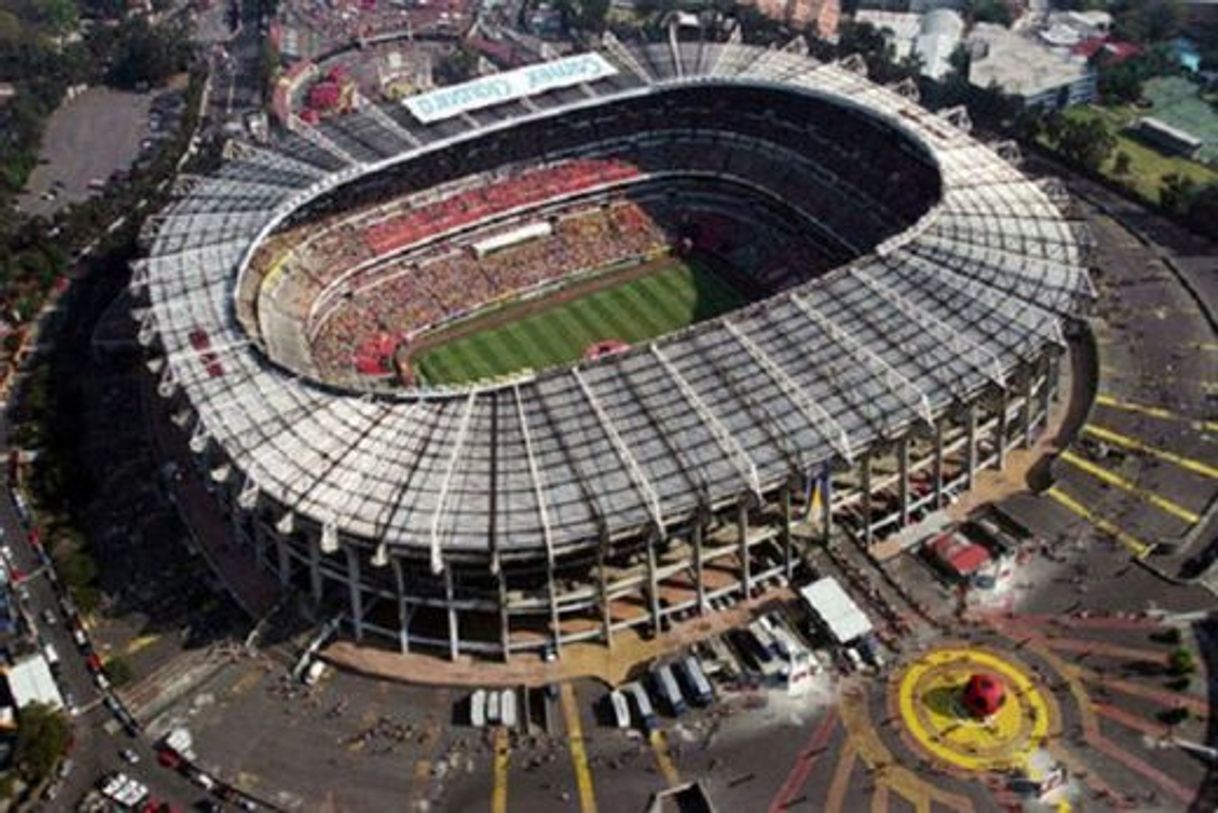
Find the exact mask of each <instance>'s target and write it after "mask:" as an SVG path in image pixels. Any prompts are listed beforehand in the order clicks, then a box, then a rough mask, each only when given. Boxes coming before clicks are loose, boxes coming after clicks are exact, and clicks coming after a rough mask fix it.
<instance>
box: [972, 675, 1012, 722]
mask: <svg viewBox="0 0 1218 813" xmlns="http://www.w3.org/2000/svg"><path fill="white" fill-rule="evenodd" d="M1006 699H1007V690H1006V687H1005V686H1004V685H1003V683H1002V681H1001V680H1000V679H999V678H998V677H996V676H994V675H990V674H986V673H984V672H980V673H978V674H975V675H973V676H972V677H970V678H969V679H968V683H966V684H964V695H963V701H964V707H965V708H966V709H968V711H969V713H970V714H972V715H973V716H974V717H977V718H979V719H982V718H985V717H989V716H990V715H991V714H993V713H994V712H996V711H998V709H1000V708H1002V704H1003V703H1004V702H1006Z"/></svg>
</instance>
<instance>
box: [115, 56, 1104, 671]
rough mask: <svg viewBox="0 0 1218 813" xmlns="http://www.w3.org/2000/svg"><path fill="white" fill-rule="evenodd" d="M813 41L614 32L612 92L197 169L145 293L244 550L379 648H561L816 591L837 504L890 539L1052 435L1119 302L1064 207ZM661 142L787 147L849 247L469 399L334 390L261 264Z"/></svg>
mask: <svg viewBox="0 0 1218 813" xmlns="http://www.w3.org/2000/svg"><path fill="white" fill-rule="evenodd" d="M802 50H803V49H800V48H799V47H791V48H788V49H784V50H764V49H758V48H753V47H749V46H745V45H742V44H740V43H739V42H738V41H729V42H726V43H710V42H697V43H685V42H677V41H675V40H672V41H670V42H668V43H664V44H656V45H648V46H639V47H634V46H631V47H627V46H624V45H623V44H621V43H620V42H618V41H616V40H614V39H612V37H610V38H608V39H607V40H606V41H605V42H604V44H603V46H602V48H601V49H600V51H599V57H598V61H597V62H596V64H595V65H594V66H592V67H593V69H592V70H591V75H592V78H591V79H588V80H586V81H579V77H578V76H577V77H576V78H575V79H572V80H571V81H569V82H568V81H566V80H564V79H560V80H558V81H556V82H555V83H554V84H553V85H552V86H547V85H545V84H544V83H543V85H542V86H541V87H540V88H537V87H529V88H528V89H527V90H525V91H523V92H522V93H520V94H517V93H515V92H511V91H504V90H502V89H501V90H498V91H496V92H495V93H490V92H479V93H468V94H456V95H454V94H452V93H451V92H450V93H449V97H450V98H452V99H457V100H458V101H459V102H461V106H460V109H459V110H456V111H455V112H449V113H446V112H445V111H443V110H438V112H437V109H438V107H439V106H440V103H439V102H436V103H435V104H430V105H429V106H428V111H429V112H428V113H427V117H428V119H429V120H428V121H426V122H425V121H422V120H420V118H419V117H417V116H415V115H412V113H411V112H410V110H408V109H406V108H405V107H401V106H398V107H392V108H390V107H375V106H372V105H365V106H364V108H363V109H362V110H361V111H360V112H359V113H358V114H354V115H348V116H345V117H342V118H338V119H334V120H332V121H327V122H323V123H321V124H319V125H317V126H315V127H309V126H305V125H303V123H302V124H301V126H299V127H298V128H296V131H295V132H294V133H291V134H286V135H284V136H283V137H282V138H280V139H278V140H277V141H276V143H275V147H274V148H257V147H250V146H248V145H233V146H232V149H231V150H230V153H231V154H230V156H229V158H228V160H227V161H226V162H225V163H224V165H223V166H222V168H220V169H219V170H218V171H216V172H215V173H213V174H211V175H209V176H207V177H194V178H185V179H183V180H182V181H181V182H180V189H179V191H180V195H179V197H178V199H177V200H176V202H174V203H173V204H171V205H170V206H169V207H168V208H167V209H166V210H165V211H163V212H162V213H161V214H160V215H159V216H157V217H156V218H154V219H153V220H152V221H150V223H149V224H148V228H147V230H146V232H145V238H146V240H147V246H148V252H147V256H146V258H145V259H143V260H141V261H140V262H139V263H138V264H137V266H136V269H135V272H134V275H133V280H132V289H133V291H134V292H136V293H137V294H138V295H139V299H140V306H139V307H138V309H137V311H136V316H137V318H138V319H139V320H140V341H141V343H142V344H144V345H145V346H146V347H147V348H148V353H149V361H148V366H149V369H150V370H152V371H153V373H154V375H156V376H157V377H158V382H157V389H158V391H159V393H160V395H161V396H162V397H163V398H164V399H165V400H166V402H167V409H168V410H169V412H170V414H171V416H172V418H173V420H174V422H175V423H176V424H177V425H178V426H179V427H180V428H181V429H182V431H183V432H185V433H187V434H188V435H189V438H190V440H189V446H190V448H191V450H192V451H193V452H194V453H195V454H196V455H197V460H198V461H199V464H200V466H201V467H202V468H203V470H204V471H206V472H207V475H208V476H209V477H210V478H211V479H212V480H213V481H214V483H215V485H216V488H215V491H216V493H217V495H218V497H219V499H221V500H222V501H223V503H224V505H225V506H226V508H227V509H228V513H229V516H230V517H231V522H232V530H233V533H234V534H235V536H236V537H237V538H239V539H240V540H242V541H243V542H244V543H246V544H248V545H250V546H251V547H252V549H253V550H254V551H255V552H256V554H257V557H258V560H259V561H260V562H261V563H263V564H264V565H265V566H266V567H267V568H269V569H271V570H272V571H274V572H275V573H277V574H278V578H279V579H280V580H281V581H282V583H283V585H284V586H285V588H286V587H288V586H294V587H296V588H297V589H300V590H302V591H304V592H305V593H306V594H308V595H311V596H312V598H313V600H314V601H316V602H317V604H318V606H319V607H326V608H336V610H337V612H339V613H341V615H342V616H343V619H344V621H345V622H346V624H347V629H348V630H349V631H350V633H351V634H352V635H353V636H354V637H355V638H356V639H360V640H375V639H381V640H383V641H387V642H390V643H391V645H392V646H400V648H401V650H402V651H415V650H429V651H438V652H442V653H447V654H449V655H451V656H452V657H456V656H458V655H461V654H474V655H482V656H489V657H504V658H506V657H508V656H509V655H511V654H518V653H526V652H534V653H535V652H538V651H539V650H542V649H553V650H555V651H558V652H561V650H562V647H563V646H564V645H566V644H570V643H572V642H577V641H603V642H606V643H609V644H611V643H612V641H613V638H614V636H615V634H618V633H620V632H621V631H623V630H625V629H627V628H638V629H640V630H642V631H644V632H646V631H649V630H655V629H662V628H665V627H666V626H667V625H668V624H669V623H670V622H671V621H673V620H675V619H679V618H685V617H688V616H690V615H692V614H700V613H706V612H713V611H714V609H715V608H718V607H721V606H722V605H723V603H725V602H726V603H731V602H734V601H738V600H740V599H741V598H742V597H745V596H753V595H756V594H757V593H758V592H760V591H762V590H765V589H766V588H767V587H768V586H771V585H774V584H777V583H781V582H784V581H790V580H792V579H794V578H796V574H797V572H798V571H799V570H800V568H801V561H800V550H799V547H798V544H797V542H796V540H794V539H793V538H792V535H791V533H790V526H791V521H792V519H798V518H799V517H797V516H796V514H811V513H812V511H811V510H810V509H811V508H812V506H815V509H814V510H815V516H808V517H806V518H807V519H811V520H814V521H815V522H817V523H819V525H820V527H821V529H822V530H823V531H827V530H828V529H829V528H830V526H831V525H832V524H834V523H846V524H848V525H849V526H850V527H851V529H852V531H853V532H854V533H856V534H857V535H858V536H859V537H860V538H861V539H862V540H863V542H864V543H865V544H871V543H872V542H874V541H875V540H878V539H880V538H881V537H883V536H885V535H887V534H888V533H890V532H891V531H893V530H895V529H896V528H898V527H900V526H903V525H905V524H906V523H908V522H909V521H910V520H911V518H913V517H916V516H920V515H923V514H925V513H927V512H928V511H931V510H933V509H935V508H937V507H939V506H942V505H944V504H946V502H947V501H949V500H950V499H951V498H952V497H953V495H958V494H960V493H962V492H964V491H966V490H968V489H969V488H970V487H971V486H972V485H973V483H974V482H975V479H976V477H977V473H978V472H979V471H980V470H981V469H983V468H986V467H995V468H1001V467H1002V466H1003V465H1004V462H1005V458H1006V454H1007V452H1008V451H1009V450H1011V449H1013V448H1016V447H1021V446H1026V445H1028V444H1030V443H1031V442H1032V440H1033V439H1034V437H1035V436H1036V434H1037V432H1038V431H1039V430H1040V429H1041V428H1042V427H1043V425H1044V423H1045V421H1046V418H1047V415H1048V412H1049V409H1050V404H1051V402H1052V400H1053V399H1054V397H1055V395H1056V392H1055V387H1056V382H1057V380H1058V368H1059V365H1060V359H1061V356H1062V353H1063V352H1064V350H1065V341H1064V338H1063V325H1064V324H1065V323H1067V322H1068V321H1069V320H1070V319H1071V318H1073V317H1074V315H1075V314H1077V313H1078V311H1079V309H1080V308H1081V307H1083V305H1084V303H1085V302H1086V301H1087V300H1088V299H1089V298H1090V297H1092V296H1093V291H1092V288H1091V285H1090V282H1089V279H1088V275H1087V272H1086V267H1085V257H1084V250H1085V246H1086V240H1085V238H1084V237H1083V235H1082V233H1081V232H1080V230H1079V228H1078V224H1076V223H1074V222H1072V221H1071V220H1070V219H1069V218H1068V217H1067V216H1066V214H1065V213H1064V208H1063V207H1064V200H1063V199H1062V196H1061V195H1060V192H1059V191H1058V190H1056V189H1054V188H1053V186H1052V185H1050V184H1040V183H1034V182H1033V181H1031V180H1029V179H1027V178H1026V177H1024V176H1023V175H1022V174H1021V173H1020V172H1019V171H1018V169H1016V168H1015V167H1014V166H1013V165H1012V163H1011V162H1010V161H1008V160H1007V158H1004V157H1003V156H1002V155H1000V152H1001V150H999V151H996V150H995V149H992V148H990V147H988V146H985V145H983V144H981V143H979V142H978V141H976V140H974V139H973V138H972V137H971V136H970V135H969V132H968V126H967V120H966V117H964V116H963V115H962V113H961V112H960V111H950V112H949V113H947V114H942V115H936V114H932V113H930V112H928V111H927V110H925V109H924V108H922V107H920V106H919V105H918V103H917V100H916V98H912V96H911V94H910V93H908V92H903V89H902V88H891V89H890V88H884V87H880V86H877V85H875V84H872V83H871V82H869V81H868V80H867V79H866V78H865V77H864V76H862V75H860V72H858V71H856V70H852V66H851V65H850V64H849V63H845V64H843V63H833V64H823V63H819V62H817V61H814V60H812V59H810V58H808V57H807V56H806V54H805V53H803V52H801V51H802ZM602 62H603V64H601V63H602ZM571 74H572V72H571V71H564V70H556V71H551V72H550V74H549V75H552V76H558V77H564V76H571ZM500 84H501V85H502V84H503V83H500ZM465 102H470V104H468V105H466V104H464V103H465ZM648 111H654V112H652V113H649V112H648ZM843 127H845V128H847V129H846V130H843V129H842V128H843ZM850 128H853V129H850ZM658 130H665V131H666V132H669V133H671V132H674V131H687V132H688V134H689V137H693V136H697V137H698V138H703V139H707V138H709V139H710V140H711V141H712V142H714V143H720V144H722V143H733V144H737V145H744V146H745V147H747V148H748V149H751V150H756V151H758V152H759V153H765V154H768V155H770V156H778V157H779V158H780V159H781V160H780V164H785V165H787V166H790V167H792V169H791V173H792V176H793V177H798V178H801V179H802V178H808V179H810V180H808V181H807V182H806V183H805V182H804V181H802V180H801V182H800V184H799V187H800V189H803V190H805V191H806V192H807V195H806V198H807V203H806V204H803V203H801V206H803V207H804V208H805V209H807V208H808V207H815V206H818V205H820V206H822V209H823V211H820V212H812V216H811V217H809V222H810V223H811V222H813V221H816V222H819V223H820V226H819V227H816V226H811V225H810V226H809V228H810V229H815V228H819V231H820V233H819V234H818V235H817V236H818V239H819V240H821V241H822V242H824V243H825V244H826V245H830V246H831V247H835V248H836V249H840V250H843V251H845V253H846V256H847V258H848V259H847V260H846V261H845V262H844V263H843V264H840V265H838V267H836V268H834V269H832V270H830V271H828V272H826V273H822V274H817V275H814V276H810V277H809V278H807V279H803V280H796V281H795V282H794V283H792V284H791V285H790V286H789V287H786V288H784V289H783V290H781V291H780V292H778V293H776V294H775V295H773V296H771V297H769V298H767V299H765V300H763V301H761V302H759V303H756V304H753V305H751V306H748V307H746V308H744V309H743V310H740V311H737V312H734V313H731V314H728V315H727V316H725V317H720V318H717V319H714V320H711V321H707V322H703V323H701V324H698V325H695V326H692V327H690V328H687V329H685V330H682V331H679V332H678V333H676V334H672V335H669V336H665V337H662V338H660V339H658V340H656V341H654V342H652V343H650V344H649V345H647V346H641V347H635V348H633V349H631V350H630V351H628V352H624V353H620V354H615V355H611V356H608V357H603V358H599V359H596V360H594V361H586V362H584V363H581V364H578V365H575V366H571V367H567V368H557V369H552V370H546V371H541V372H536V373H533V372H526V373H522V374H520V375H517V376H515V377H511V378H508V379H505V380H495V381H487V382H482V383H480V384H478V385H474V386H468V387H434V386H432V387H429V386H414V387H410V386H407V387H401V386H399V387H396V388H387V387H383V386H369V387H363V388H360V387H357V386H346V385H341V384H340V383H336V382H334V381H326V380H319V379H318V376H316V375H315V374H314V373H315V371H313V370H311V368H310V366H309V361H308V357H307V353H303V354H302V353H301V352H296V351H293V350H292V348H293V347H297V344H294V343H293V342H292V341H287V342H285V341H284V340H282V338H281V337H279V333H278V332H275V335H270V334H268V332H267V331H266V330H265V328H266V327H267V325H268V324H270V323H269V322H267V321H265V320H261V319H260V318H259V316H258V313H257V311H258V308H259V302H260V300H259V297H260V295H261V294H260V292H261V291H262V290H263V289H264V287H265V282H266V280H265V278H264V277H262V276H259V274H258V273H256V272H255V271H252V270H251V268H252V267H253V264H252V260H253V259H254V258H255V256H256V255H257V252H258V248H259V245H260V244H261V243H262V242H263V241H264V240H265V239H266V238H267V236H268V235H270V234H272V232H274V231H275V230H276V229H278V228H281V227H283V226H284V224H289V223H292V222H293V221H294V219H297V220H298V219H300V218H303V217H307V216H310V215H309V213H313V215H314V216H315V215H316V213H317V212H325V211H329V210H333V209H341V207H342V206H344V205H347V204H348V203H349V202H350V201H352V200H364V199H366V198H367V197H368V196H369V195H371V194H373V193H374V192H376V191H377V190H383V189H384V188H385V187H386V185H388V186H390V187H397V186H401V187H402V188H408V189H423V188H426V186H427V185H428V184H430V183H437V182H441V181H445V180H450V179H452V178H456V177H459V176H461V175H462V174H467V173H474V172H480V171H483V170H484V169H485V168H487V167H491V168H493V164H494V163H495V162H496V161H502V162H504V163H508V162H511V161H524V162H528V161H537V162H540V161H544V160H549V159H550V158H551V157H553V155H557V154H560V153H562V154H573V155H578V154H585V153H587V152H588V151H589V150H594V149H595V148H596V145H597V144H598V143H602V142H603V143H610V142H612V143H614V144H621V143H622V142H628V143H635V144H636V146H637V145H638V144H641V143H642V141H644V140H645V139H647V138H648V137H649V134H652V133H653V132H655V131H658ZM673 137H677V138H684V137H685V136H673ZM673 143H675V144H676V145H677V148H674V149H670V150H668V152H667V153H666V154H667V155H668V156H669V157H668V158H667V159H664V160H665V161H667V162H668V164H667V165H664V166H661V165H656V164H653V165H650V166H648V167H646V170H647V172H648V173H649V174H653V175H658V174H663V175H666V176H669V177H671V178H673V179H675V180H682V179H684V180H685V181H686V182H688V181H689V180H690V179H697V178H700V177H701V178H713V177H714V176H716V175H718V174H723V175H725V176H727V175H732V177H731V178H730V179H729V180H731V182H733V183H735V184H737V185H740V186H748V187H750V188H752V189H753V190H754V191H755V192H757V193H758V194H763V195H770V196H772V197H775V196H779V195H781V196H783V197H789V195H787V193H786V191H785V190H784V188H783V186H782V182H783V178H781V177H774V178H773V179H772V180H770V181H767V180H766V176H765V175H764V173H765V172H767V171H768V170H764V169H763V170H759V171H760V172H762V173H763V174H762V175H758V174H757V172H752V174H750V172H751V170H750V171H746V170H744V169H740V167H742V166H744V164H745V163H747V162H742V161H741V160H739V159H738V158H737V157H735V156H738V155H741V154H742V153H741V152H740V150H737V151H736V152H733V153H731V155H727V157H725V158H724V159H723V161H722V163H716V164H714V165H711V166H699V165H698V164H697V161H698V158H697V156H699V155H703V154H705V153H706V151H704V150H700V149H696V148H695V147H694V145H693V143H692V142H690V143H689V144H684V146H682V144H683V143H684V142H679V141H678V142H673ZM877 144H884V145H887V146H888V147H889V148H888V149H876V145H877ZM640 149H641V147H640ZM564 151H565V152H564ZM796 169H798V172H796ZM799 173H803V174H799ZM776 190H777V191H776ZM602 192H604V193H605V194H611V193H612V190H608V191H605V190H602ZM817 201H821V202H822V203H821V204H817V203H816V202H817ZM834 218H837V219H836V220H835V219H834ZM267 307H270V305H267ZM273 321H274V320H272V322H273ZM277 324H280V325H281V326H280V327H278V328H274V331H281V330H284V331H288V332H289V333H290V330H291V326H290V325H288V326H286V327H284V326H283V325H282V320H280V323H277ZM285 348H286V349H285Z"/></svg>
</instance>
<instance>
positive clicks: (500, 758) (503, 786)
mask: <svg viewBox="0 0 1218 813" xmlns="http://www.w3.org/2000/svg"><path fill="white" fill-rule="evenodd" d="M511 754H512V750H511V743H510V740H509V739H508V730H507V729H506V728H504V727H503V726H499V727H498V728H496V729H495V763H494V765H495V786H494V789H493V790H492V791H491V813H507V799H508V796H507V781H508V762H509V761H510V759H511Z"/></svg>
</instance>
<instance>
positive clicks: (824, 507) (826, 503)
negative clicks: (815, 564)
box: [820, 472, 833, 545]
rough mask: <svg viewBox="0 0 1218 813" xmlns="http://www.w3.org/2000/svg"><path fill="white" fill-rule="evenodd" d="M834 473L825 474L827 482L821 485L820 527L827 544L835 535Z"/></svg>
mask: <svg viewBox="0 0 1218 813" xmlns="http://www.w3.org/2000/svg"><path fill="white" fill-rule="evenodd" d="M832 481H833V473H832V472H825V482H824V483H822V484H821V493H820V527H821V533H822V535H823V539H824V542H825V544H826V545H827V544H829V537H830V536H832V534H833V505H832V502H833V488H832V487H831V483H832Z"/></svg>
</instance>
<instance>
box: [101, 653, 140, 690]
mask: <svg viewBox="0 0 1218 813" xmlns="http://www.w3.org/2000/svg"><path fill="white" fill-rule="evenodd" d="M106 676H107V677H109V678H110V682H111V683H113V684H114V685H115V686H116V687H122V686H126V685H127V684H128V683H130V682H131V679H132V678H134V677H135V672H134V671H133V670H132V668H131V664H130V663H128V662H127V659H126V658H124V657H122V656H121V655H116V656H114V657H113V658H111V659H110V660H108V661H106Z"/></svg>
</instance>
